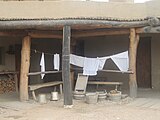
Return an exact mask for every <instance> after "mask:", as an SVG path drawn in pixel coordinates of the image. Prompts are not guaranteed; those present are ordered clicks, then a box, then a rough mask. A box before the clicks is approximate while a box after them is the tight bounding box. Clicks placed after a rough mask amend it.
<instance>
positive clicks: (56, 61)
mask: <svg viewBox="0 0 160 120" xmlns="http://www.w3.org/2000/svg"><path fill="white" fill-rule="evenodd" d="M53 63H54V69H55V70H58V71H59V67H60V58H59V54H54V59H53Z"/></svg>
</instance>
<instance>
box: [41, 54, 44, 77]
mask: <svg viewBox="0 0 160 120" xmlns="http://www.w3.org/2000/svg"><path fill="white" fill-rule="evenodd" d="M40 66H41V72H45V60H44V53H42V56H41V61H40ZM44 76H45V74H41V79H43V78H44Z"/></svg>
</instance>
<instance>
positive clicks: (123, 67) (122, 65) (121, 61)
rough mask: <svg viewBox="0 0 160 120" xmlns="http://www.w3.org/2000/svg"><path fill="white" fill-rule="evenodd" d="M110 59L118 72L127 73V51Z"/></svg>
mask: <svg viewBox="0 0 160 120" xmlns="http://www.w3.org/2000/svg"><path fill="white" fill-rule="evenodd" d="M111 59H112V60H113V62H114V63H115V64H116V65H117V67H118V68H119V69H120V71H128V68H129V60H128V51H126V52H122V53H119V54H116V55H112V56H111Z"/></svg>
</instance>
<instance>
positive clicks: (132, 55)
mask: <svg viewBox="0 0 160 120" xmlns="http://www.w3.org/2000/svg"><path fill="white" fill-rule="evenodd" d="M138 43H139V35H138V34H136V30H135V29H134V28H131V29H130V44H129V70H131V71H133V74H129V87H130V97H132V98H135V97H137V78H136V57H137V47H138Z"/></svg>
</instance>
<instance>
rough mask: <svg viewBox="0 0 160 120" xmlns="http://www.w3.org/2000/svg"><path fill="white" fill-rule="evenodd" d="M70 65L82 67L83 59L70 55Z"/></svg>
mask: <svg viewBox="0 0 160 120" xmlns="http://www.w3.org/2000/svg"><path fill="white" fill-rule="evenodd" d="M70 64H72V65H76V66H79V67H84V57H81V56H77V55H73V54H70Z"/></svg>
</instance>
